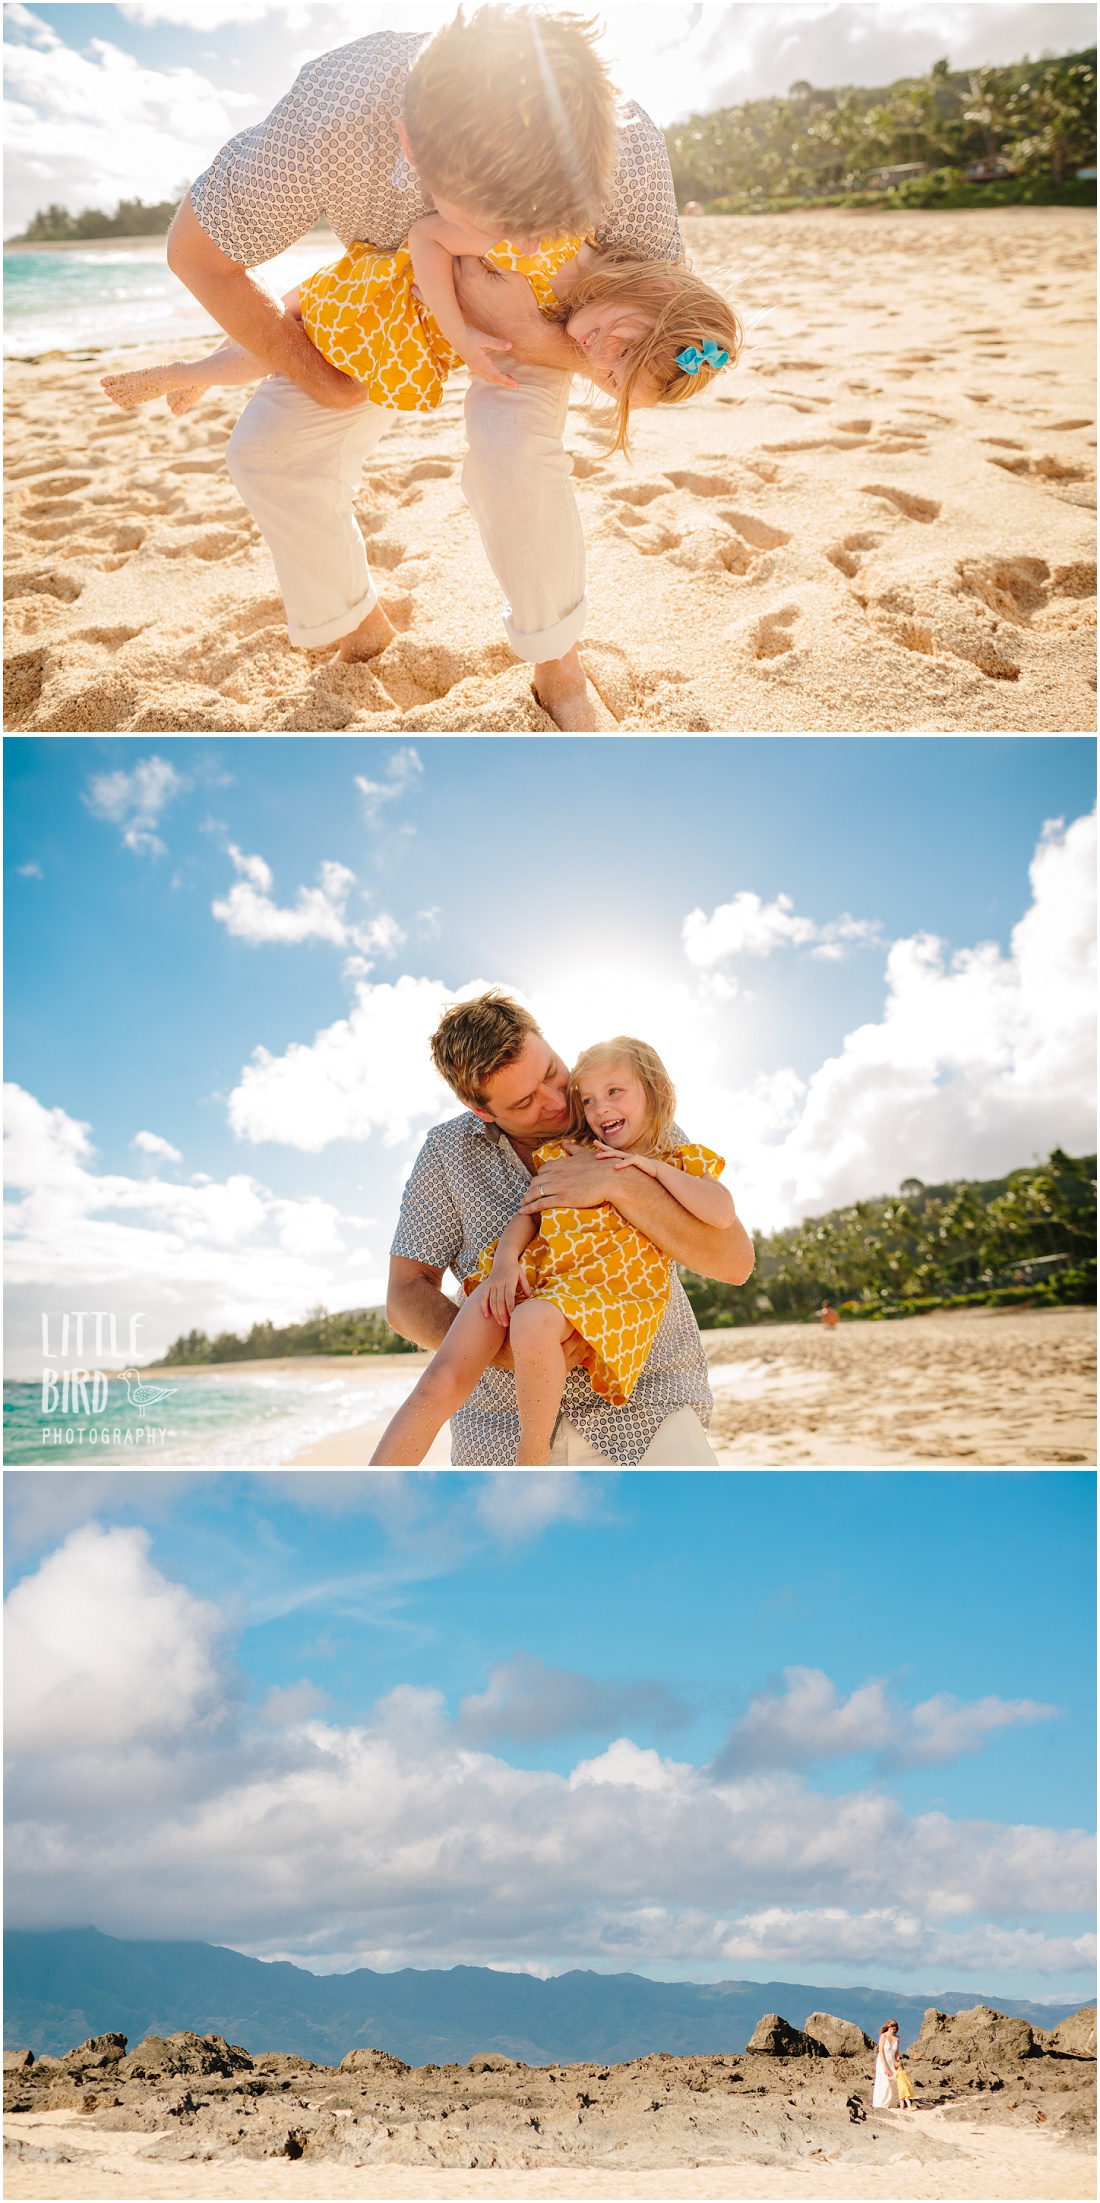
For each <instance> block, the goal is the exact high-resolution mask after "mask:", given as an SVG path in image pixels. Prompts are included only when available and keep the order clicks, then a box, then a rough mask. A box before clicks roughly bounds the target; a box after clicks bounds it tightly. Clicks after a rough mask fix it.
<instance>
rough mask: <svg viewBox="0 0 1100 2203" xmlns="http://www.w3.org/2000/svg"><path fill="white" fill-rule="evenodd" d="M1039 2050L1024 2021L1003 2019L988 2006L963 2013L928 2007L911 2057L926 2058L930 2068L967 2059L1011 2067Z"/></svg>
mask: <svg viewBox="0 0 1100 2203" xmlns="http://www.w3.org/2000/svg"><path fill="white" fill-rule="evenodd" d="M1040 2047H1041V2046H1040V2045H1039V2044H1037V2043H1036V2040H1035V2035H1034V2032H1033V2030H1032V2029H1031V2028H1030V2027H1029V2026H1028V2023H1027V2021H1026V2019H1009V2018H1006V2016H1005V2014H1004V2013H1003V2012H995V2011H994V2009H993V2007H992V2005H991V2004H974V2005H971V2007H970V2009H969V2010H968V2011H965V2012H938V2011H936V2009H935V2007H934V2006H930V2007H929V2009H928V2011H927V2012H926V2013H925V2015H924V2025H923V2027H922V2028H921V2031H920V2034H919V2035H918V2037H917V2040H916V2042H915V2043H914V2045H913V2055H914V2057H921V2058H927V2059H928V2061H929V2063H930V2064H931V2065H953V2064H954V2063H955V2062H956V2061H957V2060H960V2059H963V2060H965V2059H968V2058H978V2059H981V2060H983V2061H984V2062H985V2063H987V2064H1015V2063H1016V2062H1017V2061H1018V2060H1019V2059H1020V2058H1030V2057H1031V2056H1032V2055H1033V2054H1034V2053H1035V2051H1036V2050H1037V2049H1039V2048H1040Z"/></svg>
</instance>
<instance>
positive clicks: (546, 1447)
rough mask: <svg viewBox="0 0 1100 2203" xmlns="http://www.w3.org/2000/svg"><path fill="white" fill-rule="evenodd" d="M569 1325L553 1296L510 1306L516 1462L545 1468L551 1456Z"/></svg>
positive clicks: (563, 1383)
mask: <svg viewBox="0 0 1100 2203" xmlns="http://www.w3.org/2000/svg"><path fill="white" fill-rule="evenodd" d="M572 1329H573V1326H572V1324H571V1323H570V1322H569V1319H568V1317H567V1316H563V1315H562V1312H561V1309H560V1308H555V1306H554V1303H553V1301H552V1300H525V1301H522V1302H521V1303H520V1305H519V1307H518V1308H516V1309H514V1310H513V1313H512V1324H511V1329H510V1331H509V1338H510V1339H511V1342H512V1359H513V1361H514V1362H515V1365H516V1399H517V1401H518V1403H519V1423H520V1437H519V1452H518V1453H517V1455H516V1467H517V1468H520V1469H533V1468H543V1467H545V1465H546V1463H547V1462H548V1461H549V1459H550V1447H551V1444H552V1443H553V1437H554V1425H555V1423H556V1422H557V1419H558V1410H559V1408H560V1407H561V1401H562V1394H563V1392H564V1391H565V1377H566V1367H565V1352H564V1348H565V1342H566V1339H567V1338H568V1337H569V1334H570V1332H571V1331H572Z"/></svg>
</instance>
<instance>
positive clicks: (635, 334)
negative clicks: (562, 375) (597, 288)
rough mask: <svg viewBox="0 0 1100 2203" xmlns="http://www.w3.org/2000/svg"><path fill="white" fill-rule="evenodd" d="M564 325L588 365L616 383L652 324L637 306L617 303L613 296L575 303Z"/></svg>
mask: <svg viewBox="0 0 1100 2203" xmlns="http://www.w3.org/2000/svg"><path fill="white" fill-rule="evenodd" d="M565 326H566V330H567V332H568V334H569V335H570V336H571V337H572V339H573V342H574V344H576V345H579V347H580V349H581V351H582V352H583V353H584V355H585V358H586V359H587V360H588V363H589V365H590V366H591V367H598V368H599V369H600V371H601V373H603V374H605V375H607V376H608V377H609V378H610V380H611V381H612V382H615V383H617V382H618V381H619V380H620V378H621V376H622V372H623V369H624V367H625V365H626V362H627V360H628V359H629V358H630V355H631V353H632V352H633V350H634V348H635V345H636V344H637V343H638V341H639V339H640V338H641V337H644V336H646V335H647V334H648V332H649V329H650V326H651V324H650V322H649V320H648V319H647V317H646V315H645V314H643V313H640V312H639V311H638V310H637V308H634V307H629V306H627V307H624V306H616V305H615V303H614V301H613V300H606V301H604V302H602V303H599V304H596V303H594V304H592V305H590V306H578V308H577V311H576V313H575V314H570V316H569V319H568V321H567V322H566V325H565Z"/></svg>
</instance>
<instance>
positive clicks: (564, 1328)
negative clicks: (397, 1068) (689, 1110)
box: [374, 989, 753, 1468]
mask: <svg viewBox="0 0 1100 2203" xmlns="http://www.w3.org/2000/svg"><path fill="white" fill-rule="evenodd" d="M625 1045H626V1044H625V1043H624V1042H623V1041H616V1042H615V1043H614V1044H613V1047H614V1049H616V1050H618V1051H619V1052H620V1055H621V1053H622V1051H623V1048H624V1046H625ZM431 1049H432V1057H433V1060H434V1062H435V1066H436V1069H437V1071H438V1072H439V1074H440V1076H441V1077H442V1078H443V1079H444V1080H445V1081H446V1083H447V1085H448V1086H450V1088H451V1090H452V1092H453V1093H454V1094H456V1095H457V1097H458V1099H459V1100H460V1101H461V1102H462V1103H463V1104H464V1113H463V1115H462V1116H460V1117H456V1118H452V1119H451V1120H450V1121H449V1122H448V1123H446V1124H442V1125H436V1126H435V1127H434V1129H433V1130H432V1131H431V1132H429V1134H428V1137H427V1139H426V1140H425V1142H424V1146H423V1147H422V1149H421V1151H420V1154H419V1156H418V1157H417V1160H416V1162H415V1163H414V1165H413V1168H412V1173H411V1175H410V1177H409V1181H408V1184H407V1186H406V1189H405V1194H404V1198H403V1200H402V1204H401V1215H400V1218H399V1221H398V1226H397V1233H396V1236H395V1238H394V1242H393V1248H392V1251H391V1255H390V1283H389V1294H388V1298H387V1302H386V1312H387V1315H388V1317H389V1321H390V1323H391V1324H392V1326H393V1328H394V1330H395V1331H398V1332H400V1333H401V1335H402V1337H404V1338H408V1339H413V1340H415V1342H416V1344H417V1345H418V1346H425V1347H428V1348H431V1349H443V1348H444V1342H447V1343H448V1344H449V1342H450V1338H451V1335H452V1332H453V1331H458V1332H459V1339H458V1346H457V1349H456V1351H455V1352H454V1353H453V1354H450V1355H448V1354H447V1353H446V1352H437V1353H436V1357H435V1360H434V1361H433V1363H432V1365H431V1368H430V1369H428V1370H427V1371H426V1372H425V1376H424V1378H423V1379H422V1380H421V1386H426V1387H427V1389H426V1391H425V1392H423V1393H421V1398H420V1403H419V1406H418V1408H417V1410H416V1411H415V1414H414V1416H413V1417H412V1418H411V1419H409V1418H408V1417H407V1410H408V1409H409V1408H411V1406H412V1402H411V1401H410V1402H407V1403H406V1407H405V1409H403V1410H402V1411H401V1414H400V1415H399V1416H398V1417H396V1418H395V1419H394V1422H393V1423H391V1425H390V1426H389V1429H388V1431H387V1433H386V1435H385V1437H384V1438H383V1440H382V1443H381V1445H380V1447H379V1449H378V1451H377V1452H376V1453H375V1456H374V1461H375V1463H384V1462H392V1463H394V1464H396V1465H401V1466H412V1465H413V1464H414V1463H415V1462H416V1461H418V1460H419V1459H421V1458H422V1453H423V1452H426V1451H427V1447H428V1445H430V1443H431V1436H434V1433H435V1431H436V1430H438V1429H440V1428H441V1427H442V1425H443V1423H445V1422H446V1421H447V1420H448V1418H449V1419H450V1422H451V1431H452V1460H453V1461H454V1462H455V1463H456V1464H459V1465H461V1466H464V1467H470V1468H497V1467H499V1468H507V1467H511V1466H513V1465H514V1464H515V1462H516V1456H517V1450H518V1447H519V1442H520V1416H519V1409H518V1404H517V1387H516V1361H515V1356H514V1350H513V1345H512V1343H511V1340H510V1337H509V1326H508V1322H507V1320H506V1321H504V1322H500V1321H499V1320H498V1318H497V1317H496V1316H495V1315H494V1314H493V1305H492V1304H493V1294H494V1292H495V1295H496V1301H497V1306H498V1307H499V1308H501V1309H502V1310H503V1311H504V1313H505V1316H506V1317H507V1314H508V1311H509V1308H510V1309H511V1311H512V1313H511V1322H512V1324H513V1325H514V1324H516V1323H517V1320H518V1321H519V1324H520V1330H521V1331H522V1330H523V1326H524V1324H525V1323H529V1325H530V1336H531V1346H532V1354H531V1356H530V1360H531V1361H532V1363H534V1362H535V1361H537V1360H538V1359H539V1358H540V1357H541V1360H542V1363H543V1365H544V1373H543V1374H544V1376H545V1371H547V1370H548V1371H549V1372H550V1376H551V1383H550V1386H549V1387H547V1386H546V1384H545V1382H543V1381H542V1380H541V1379H540V1382H541V1383H542V1390H541V1392H540V1393H539V1397H538V1399H537V1400H536V1399H534V1397H533V1395H534V1392H535V1391H536V1389H537V1386H536V1385H535V1383H534V1381H533V1384H532V1410H531V1414H530V1415H529V1417H528V1424H529V1428H530V1429H531V1431H532V1434H533V1435H538V1436H539V1438H540V1440H541V1438H542V1437H546V1439H547V1444H546V1446H545V1448H544V1449H543V1451H542V1453H541V1456H540V1457H541V1458H542V1459H543V1460H546V1459H549V1461H550V1463H551V1464H552V1465H558V1464H561V1465H562V1466H565V1465H570V1466H578V1467H582V1466H584V1467H597V1466H601V1465H602V1466H606V1465H608V1464H609V1463H618V1464H619V1465H620V1466H621V1467H624V1468H627V1467H637V1466H638V1465H640V1464H641V1465H646V1466H652V1467H667V1468H671V1467H683V1468H686V1467H701V1466H711V1467H713V1466H714V1465H715V1464H714V1455H713V1453H712V1452H711V1449H710V1446H709V1445H708V1443H707V1439H706V1434H705V1426H706V1423H707V1421H708V1420H709V1415H710V1389H709V1386H708V1384H707V1367H706V1357H705V1355H704V1353H703V1347H702V1341H701V1340H700V1337H699V1331H698V1326H697V1325H696V1322H695V1318H694V1316H693V1314H692V1311H691V1307H690V1304H689V1302H688V1300H687V1296H686V1295H685V1293H684V1289H683V1287H682V1285H681V1284H680V1281H679V1279H678V1278H677V1277H676V1275H675V1273H674V1269H673V1265H674V1264H675V1263H677V1262H681V1263H683V1264H685V1266H686V1267H688V1268H690V1269H692V1270H695V1271H698V1272H699V1273H701V1274H702V1275H704V1276H707V1277H713V1278H716V1279H719V1280H721V1282H723V1283H725V1284H731V1285H743V1284H744V1282H745V1279H746V1278H747V1277H748V1276H749V1275H750V1273H751V1270H752V1266H753V1252H752V1242H751V1240H750V1239H749V1236H748V1234H747V1232H746V1231H745V1229H744V1226H743V1225H742V1224H741V1223H740V1221H739V1220H738V1218H737V1216H736V1213H735V1211H734V1207H733V1202H732V1200H731V1198H730V1196H729V1195H728V1194H727V1193H726V1192H725V1189H724V1188H722V1187H719V1186H718V1185H716V1184H715V1183H714V1166H717V1167H720V1162H719V1158H718V1157H717V1156H712V1155H710V1154H709V1151H708V1150H705V1149H701V1148H697V1147H695V1146H694V1145H692V1143H690V1142H688V1141H687V1140H686V1139H685V1136H684V1134H683V1132H682V1131H681V1130H680V1128H679V1126H678V1125H676V1124H675V1123H674V1122H673V1121H672V1113H671V1112H672V1106H673V1105H674V1100H675V1097H674V1094H673V1091H672V1088H671V1084H670V1083H669V1082H668V1079H667V1073H663V1066H661V1067H660V1069H661V1072H662V1074H663V1078H664V1087H665V1089H667V1092H664V1093H663V1099H661V1100H660V1102H659V1105H658V1118H657V1121H656V1123H655V1124H654V1126H653V1131H652V1133H650V1132H649V1131H648V1127H649V1123H650V1117H651V1112H650V1110H649V1106H648V1099H647V1097H646V1096H645V1095H644V1094H643V1097H642V1102H641V1113H640V1115H639V1106H638V1102H637V1098H636V1097H635V1096H634V1095H633V1093H632V1092H631V1091H630V1090H629V1088H630V1081H629V1080H628V1081H627V1082H626V1084H625V1089H624V1091H623V1092H622V1093H621V1094H619V1093H616V1094H615V1095H614V1096H612V1095H611V1094H610V1093H609V1092H608V1091H606V1090H605V1087H606V1084H607V1075H609V1073H610V1069H611V1065H612V1058H611V1056H605V1055H604V1054H603V1053H602V1051H600V1052H594V1055H593V1059H592V1060H591V1061H590V1062H588V1063H587V1064H586V1065H585V1069H584V1072H583V1073H582V1074H581V1075H582V1079H583V1078H586V1077H587V1076H588V1074H589V1073H590V1074H591V1077H592V1079H593V1081H594V1082H595V1081H597V1080H603V1081H604V1084H602V1085H600V1086H599V1089H598V1091H597V1090H595V1088H594V1090H593V1091H592V1092H589V1088H588V1086H587V1084H586V1085H585V1086H584V1093H585V1097H586V1099H587V1100H588V1102H589V1105H590V1108H591V1110H592V1118H589V1115H588V1113H587V1111H585V1110H583V1109H580V1107H579V1092H578V1088H577V1086H576V1084H574V1088H573V1098H572V1099H571V1096H570V1077H569V1073H568V1071H567V1070H566V1067H565V1064H564V1063H563V1062H562V1060H561V1057H560V1056H558V1055H557V1054H556V1053H555V1051H554V1050H553V1049H552V1048H551V1047H550V1045H549V1042H548V1041H546V1040H545V1039H544V1038H543V1035H542V1034H541V1032H540V1031H539V1028H538V1026H537V1025H536V1023H535V1020H534V1018H533V1017H532V1016H531V1015H530V1012H529V1011H527V1010H525V1009H524V1008H523V1007H522V1006H521V1005H520V1004H519V1003H518V1002H514V1001H513V1000H512V999H511V998H510V997H509V996H508V995H505V994H502V993H501V992H500V991H499V990H497V989H493V990H490V992H489V993H488V994H484V995H479V996H477V997H476V998H475V999H474V1000H473V1001H471V1002H462V1003H458V1004H455V1005H454V1006H452V1008H450V1009H449V1010H447V1011H446V1012H445V1013H444V1016H443V1018H442V1020H441V1022H440V1025H439V1027H438V1029H437V1031H436V1032H435V1034H434V1035H433V1037H432V1042H431ZM651 1056H652V1051H647V1054H646V1061H647V1065H648V1061H649V1058H650V1057H651ZM615 1060H616V1061H617V1060H618V1058H616V1059H615ZM653 1061H654V1062H657V1061H658V1059H656V1058H654V1059H653ZM583 1062H584V1059H582V1063H583ZM627 1068H629V1066H627ZM578 1069H580V1067H578ZM611 1083H614V1084H617V1083H618V1082H616V1081H612V1082H611ZM575 1112H576V1113H575ZM593 1119H594V1125H593V1121H592V1120H593ZM594 1126H595V1129H594ZM574 1130H578V1131H580V1132H581V1133H582V1134H583V1137H581V1138H574V1137H573V1134H574ZM647 1137H648V1138H649V1139H650V1141H651V1143H652V1142H653V1141H654V1140H656V1142H657V1144H659V1145H660V1146H661V1153H660V1154H659V1155H658V1154H655V1153H653V1152H652V1150H651V1146H647V1145H646V1139H647ZM674 1158H676V1159H674ZM689 1158H690V1160H689ZM651 1165H652V1166H654V1167H652V1168H651V1167H649V1166H651ZM678 1196H679V1197H678ZM692 1203H694V1204H695V1205H694V1206H692V1205H691V1204H692ZM704 1205H705V1207H706V1209H707V1211H708V1212H709V1213H708V1214H703V1213H702V1211H703V1208H704ZM604 1210H606V1211H607V1212H608V1213H607V1215H606V1216H605V1215H603V1214H602V1213H601V1212H603V1211H604ZM578 1211H580V1212H582V1214H581V1216H580V1217H579V1218H578V1216H577V1213H576V1212H578ZM585 1212H587V1213H585ZM719 1213H720V1214H721V1216H722V1218H723V1219H724V1221H717V1220H716V1219H717V1217H718V1216H719ZM536 1217H538V1218H540V1219H541V1228H540V1226H539V1225H538V1224H537V1223H536V1222H535V1218H536ZM540 1242H541V1244H540ZM582 1242H585V1244H582ZM601 1244H602V1246H603V1250H604V1254H603V1259H604V1263H605V1272H604V1280H603V1283H602V1284H601V1283H600V1281H599V1279H598V1278H597V1276H596V1270H597V1267H598V1264H597V1262H596V1259H595V1258H596V1250H597V1247H598V1245H601ZM500 1246H503V1252H502V1254H501V1261H500V1265H499V1267H498V1268H496V1276H495V1278H493V1274H492V1273H493V1270H494V1268H495V1267H496V1254H497V1252H498V1247H500ZM624 1262H625V1263H627V1265H628V1267H629V1268H630V1270H631V1275H630V1277H629V1278H628V1279H627V1289H626V1290H624V1288H623V1279H624V1276H625V1275H626V1273H625V1272H624V1268H623V1265H624ZM524 1265H526V1267H524ZM447 1270H450V1271H451V1272H452V1274H453V1275H454V1276H455V1277H458V1278H460V1279H461V1280H462V1282H463V1285H464V1288H470V1287H472V1288H474V1290H473V1291H472V1292H471V1293H470V1297H469V1298H468V1300H467V1302H466V1305H465V1306H464V1307H462V1308H461V1309H459V1308H457V1307H456V1306H455V1303H454V1302H453V1301H451V1300H449V1299H448V1298H447V1296H446V1294H445V1293H444V1292H443V1290H442V1287H443V1278H444V1274H445V1272H446V1271H447ZM521 1270H522V1272H523V1275H522V1283H521V1281H520V1275H519V1273H520V1271H521ZM585 1294H588V1295H589V1296H590V1297H589V1300H588V1306H587V1309H586V1308H585V1307H584V1306H582V1300H583V1298H584V1296H585ZM628 1300H632V1301H633V1302H634V1303H635V1305H634V1306H633V1307H632V1308H631V1309H630V1310H629V1311H628V1313H629V1324H626V1323H621V1322H620V1320H619V1318H618V1317H617V1316H616V1314H615V1311H616V1310H619V1311H620V1312H621V1311H622V1310H623V1309H624V1308H625V1303H626V1301H628ZM528 1310H530V1311H532V1315H531V1316H530V1317H528V1316H527V1315H526V1314H525V1311H528ZM590 1317H592V1318H593V1319H594V1320H589V1318H590ZM578 1319H579V1320H578ZM580 1323H583V1325H584V1329H583V1330H582V1329H581V1328H580V1327H579V1325H580ZM459 1327H461V1330H460V1329H459ZM540 1332H541V1333H543V1334H546V1333H553V1336H552V1337H549V1338H548V1337H546V1336H541V1337H540V1336H538V1334H539V1333H540ZM587 1333H592V1334H593V1336H592V1337H591V1338H590V1337H588V1336H587V1335H586V1334H587ZM646 1342H651V1343H648V1344H647V1345H646V1350H644V1351H643V1345H645V1344H646ZM478 1355H480V1368H479V1370H478V1371H477V1372H475V1373H474V1374H473V1375H472V1376H471V1375H470V1372H471V1368H472V1360H476V1359H477V1357H478ZM482 1371H483V1372H484V1374H481V1372H482ZM433 1373H436V1374H435V1376H434V1382H433V1383H432V1384H428V1380H429V1379H433ZM467 1377H470V1381H469V1382H467ZM562 1378H564V1391H563V1389H562V1382H561V1380H562ZM555 1382H556V1383H557V1396H556V1398H554V1397H552V1393H553V1384H554V1383H555ZM417 1389H418V1392H419V1391H420V1387H418V1388H417ZM412 1397H413V1399H414V1400H415V1399H416V1397H417V1395H416V1394H415V1393H414V1394H413V1396H412ZM559 1407H560V1410H561V1414H560V1418H559V1419H558V1423H557V1429H556V1431H555V1418H556V1417H557V1416H558V1409H559ZM540 1416H541V1418H542V1419H541V1422H539V1417H540ZM402 1417H406V1421H405V1422H403V1421H402ZM429 1424H431V1426H432V1428H431V1433H430V1435H429V1436H427V1437H425V1436H424V1433H425V1431H427V1430H428V1426H429ZM550 1433H553V1434H554V1435H553V1442H552V1444H550V1442H549V1439H550ZM422 1439H423V1446H422V1451H420V1452H418V1451H417V1450H416V1448H417V1447H418V1446H420V1445H421V1440H422Z"/></svg>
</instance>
